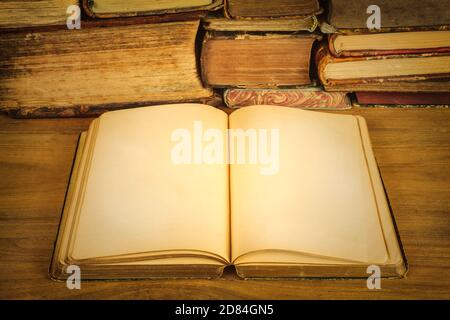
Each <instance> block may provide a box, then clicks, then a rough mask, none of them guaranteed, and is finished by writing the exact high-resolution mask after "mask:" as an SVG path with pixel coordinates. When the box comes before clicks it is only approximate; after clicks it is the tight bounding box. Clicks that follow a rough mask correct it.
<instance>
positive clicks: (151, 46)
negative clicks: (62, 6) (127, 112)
mask: <svg viewBox="0 0 450 320" xmlns="http://www.w3.org/2000/svg"><path fill="white" fill-rule="evenodd" d="M198 27H199V21H190V22H171V23H162V24H146V25H142V24H141V25H130V26H110V27H108V28H85V29H83V28H82V29H81V30H56V31H51V32H32V33H29V32H16V33H7V34H4V35H2V37H0V47H1V48H2V50H1V52H0V67H1V70H2V72H1V73H0V110H2V111H4V112H9V113H11V114H15V115H18V116H29V117H32V116H39V117H42V116H45V114H48V116H57V115H58V116H76V115H90V114H98V113H99V112H102V111H103V110H105V111H106V110H111V109H120V108H128V107H133V106H146V105H153V104H160V103H171V102H180V101H202V102H205V99H207V98H210V97H211V96H212V91H211V90H210V89H207V88H204V87H203V85H202V83H201V80H200V77H199V74H198V72H197V63H196V57H195V39H196V36H197V30H198Z"/></svg>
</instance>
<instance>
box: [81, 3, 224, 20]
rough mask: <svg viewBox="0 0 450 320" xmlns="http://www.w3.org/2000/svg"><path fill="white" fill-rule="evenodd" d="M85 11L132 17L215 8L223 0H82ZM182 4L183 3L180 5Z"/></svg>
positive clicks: (111, 16) (92, 13) (220, 5)
mask: <svg viewBox="0 0 450 320" xmlns="http://www.w3.org/2000/svg"><path fill="white" fill-rule="evenodd" d="M82 1H83V8H84V10H85V12H86V13H87V14H88V15H89V16H91V17H93V18H115V17H134V16H145V15H163V14H172V13H182V12H192V11H202V12H204V13H205V15H206V13H207V12H208V11H210V10H217V9H219V8H221V7H222V6H223V0H203V1H192V4H189V1H166V3H157V2H156V1H147V2H146V1H136V0H133V1H124V2H122V1H107V0H82ZM181 4H183V5H181Z"/></svg>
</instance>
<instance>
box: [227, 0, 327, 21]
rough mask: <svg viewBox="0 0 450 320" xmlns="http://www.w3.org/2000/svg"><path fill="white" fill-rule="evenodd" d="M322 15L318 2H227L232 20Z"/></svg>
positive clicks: (238, 0) (245, 0)
mask: <svg viewBox="0 0 450 320" xmlns="http://www.w3.org/2000/svg"><path fill="white" fill-rule="evenodd" d="M320 13H322V9H321V8H320V4H319V1H318V0H302V1H299V0H270V1H261V0H225V15H226V16H227V17H228V18H231V19H251V18H280V17H293V16H295V17H306V16H311V15H317V14H320Z"/></svg>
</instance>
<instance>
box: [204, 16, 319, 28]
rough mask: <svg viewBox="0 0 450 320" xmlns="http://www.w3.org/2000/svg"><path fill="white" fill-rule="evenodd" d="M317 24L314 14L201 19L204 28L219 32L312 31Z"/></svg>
mask: <svg viewBox="0 0 450 320" xmlns="http://www.w3.org/2000/svg"><path fill="white" fill-rule="evenodd" d="M318 24H319V23H318V20H317V17H316V16H309V17H302V18H298V17H295V18H282V19H265V18H255V19H227V18H223V17H212V16H208V17H207V18H206V19H204V20H203V27H204V28H205V29H206V30H208V31H221V32H298V31H307V32H313V31H314V30H316V28H317V26H318Z"/></svg>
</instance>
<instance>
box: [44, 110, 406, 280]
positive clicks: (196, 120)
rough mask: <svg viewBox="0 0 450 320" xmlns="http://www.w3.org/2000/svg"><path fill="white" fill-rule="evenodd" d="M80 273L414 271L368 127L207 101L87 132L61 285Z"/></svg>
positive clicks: (61, 254) (111, 117) (73, 184)
mask: <svg viewBox="0 0 450 320" xmlns="http://www.w3.org/2000/svg"><path fill="white" fill-rule="evenodd" d="M255 150H256V151H255ZM68 265H77V266H79V267H80V269H81V276H82V278H83V279H119V278H158V277H165V278H177V277H205V278H212V277H219V276H221V274H222V272H223V270H224V268H225V267H226V266H229V265H234V266H235V267H236V272H237V274H238V275H239V276H240V277H244V278H252V277H264V278H265V277H267V278H273V277H367V276H368V275H367V273H366V269H367V267H368V266H369V265H378V266H379V267H380V268H381V272H382V273H381V276H383V277H392V276H402V275H404V273H405V272H406V265H405V262H404V259H403V255H402V251H401V248H400V245H399V242H398V238H397V234H396V231H395V228H394V223H393V220H392V216H391V213H390V210H389V207H388V203H387V199H386V195H385V193H384V189H383V185H382V182H381V179H380V175H379V172H378V168H377V165H376V162H375V158H374V155H373V153H372V148H371V145H370V141H369V136H368V130H367V126H366V123H365V121H364V119H363V118H361V117H359V116H352V115H336V114H329V113H320V112H316V111H304V110H299V109H294V108H288V107H274V106H250V107H246V108H242V109H239V110H237V111H235V112H233V113H232V114H231V115H229V116H228V115H227V114H226V113H225V112H223V111H221V110H220V109H216V108H213V107H210V106H206V105H201V104H177V105H165V106H156V107H144V108H137V109H129V110H121V111H114V112H109V113H105V114H104V115H102V116H101V117H99V118H98V119H96V120H94V121H93V122H92V124H91V126H90V128H89V130H88V131H87V132H86V133H83V134H82V135H81V138H80V143H79V147H78V152H77V156H76V160H75V164H74V168H73V172H72V177H71V181H70V186H69V189H68V193H67V196H66V202H65V206H64V212H63V217H62V220H61V226H60V230H59V235H58V239H57V243H56V246H55V253H54V257H53V262H52V265H51V270H50V273H51V275H52V277H53V278H57V279H63V278H65V277H67V274H66V268H67V266H68Z"/></svg>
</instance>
